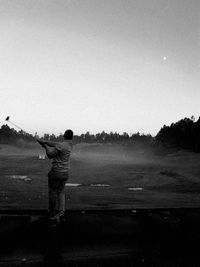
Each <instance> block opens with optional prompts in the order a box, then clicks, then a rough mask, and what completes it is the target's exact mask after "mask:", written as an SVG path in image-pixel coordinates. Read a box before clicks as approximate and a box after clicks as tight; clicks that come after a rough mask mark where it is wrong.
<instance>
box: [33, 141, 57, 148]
mask: <svg viewBox="0 0 200 267" xmlns="http://www.w3.org/2000/svg"><path fill="white" fill-rule="evenodd" d="M37 142H38V143H39V144H40V145H41V146H43V147H44V145H47V146H50V147H55V146H56V144H57V143H56V142H52V141H47V140H40V139H37Z"/></svg>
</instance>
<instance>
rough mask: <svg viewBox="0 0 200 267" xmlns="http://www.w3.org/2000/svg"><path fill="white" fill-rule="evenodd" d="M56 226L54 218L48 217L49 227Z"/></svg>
mask: <svg viewBox="0 0 200 267" xmlns="http://www.w3.org/2000/svg"><path fill="white" fill-rule="evenodd" d="M57 224H58V222H57V220H56V218H55V217H50V218H49V227H56V226H57Z"/></svg>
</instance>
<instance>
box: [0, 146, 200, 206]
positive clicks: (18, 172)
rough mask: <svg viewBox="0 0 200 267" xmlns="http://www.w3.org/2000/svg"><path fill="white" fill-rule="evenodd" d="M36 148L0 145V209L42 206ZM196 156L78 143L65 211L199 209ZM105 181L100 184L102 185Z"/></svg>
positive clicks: (43, 177)
mask: <svg viewBox="0 0 200 267" xmlns="http://www.w3.org/2000/svg"><path fill="white" fill-rule="evenodd" d="M39 154H44V151H43V150H42V149H41V148H40V147H39V146H38V147H37V146H35V147H32V148H26V149H22V148H16V147H12V146H8V145H0V178H1V179H0V208H1V209H46V208H47V202H48V194H47V192H48V191H47V173H48V171H49V169H50V167H51V162H50V160H48V159H45V160H39V159H38V155H39ZM199 163H200V155H198V154H194V153H190V152H183V151H178V152H173V153H172V152H170V153H153V152H152V151H150V150H147V149H143V150H138V149H137V150H135V149H134V147H129V148H128V147H127V146H126V147H125V146H120V145H105V144H104V145H100V144H93V145H89V144H79V145H76V146H75V147H74V150H73V153H72V157H71V170H70V179H69V181H68V183H71V184H76V183H78V184H80V186H66V195H67V207H68V209H81V210H86V209H126V208H131V209H136V208H161V207H162V208H172V207H200V164H199ZM101 185H104V186H101Z"/></svg>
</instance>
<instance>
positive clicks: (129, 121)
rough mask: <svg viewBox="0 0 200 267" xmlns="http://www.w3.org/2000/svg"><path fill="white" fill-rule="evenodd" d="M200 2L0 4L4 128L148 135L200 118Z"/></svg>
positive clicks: (26, 1)
mask: <svg viewBox="0 0 200 267" xmlns="http://www.w3.org/2000/svg"><path fill="white" fill-rule="evenodd" d="M199 71H200V1H199V0H74V1H73V0H62V1H61V0H57V1H56V0H53V1H50V0H49V1H44V0H31V1H30V0H24V1H22V0H12V1H11V0H5V1H4V0H0V113H1V114H0V123H1V124H3V123H4V119H5V117H6V116H8V115H9V116H10V117H11V121H13V122H14V123H16V124H19V125H20V127H21V128H23V129H25V130H27V131H30V132H31V133H34V132H36V131H37V132H38V133H39V134H43V133H44V132H48V133H55V134H59V133H61V132H63V131H64V130H65V129H66V128H72V129H73V130H74V132H75V134H80V133H83V132H86V131H90V132H91V133H97V132H100V131H102V130H105V131H107V132H110V131H117V132H119V133H122V132H124V131H126V132H128V133H135V132H138V131H139V132H141V133H150V134H152V135H155V134H156V133H157V132H158V131H159V129H160V128H161V127H162V126H163V125H164V124H166V125H169V124H171V123H172V122H175V121H177V120H179V119H182V118H184V117H191V116H192V115H194V116H195V117H196V118H198V117H199V116H200V112H199V111H200V88H199V84H200V77H199Z"/></svg>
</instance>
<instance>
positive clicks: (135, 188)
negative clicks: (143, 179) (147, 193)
mask: <svg viewBox="0 0 200 267" xmlns="http://www.w3.org/2000/svg"><path fill="white" fill-rule="evenodd" d="M128 190H130V191H142V190H144V188H142V187H129V188H128Z"/></svg>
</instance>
